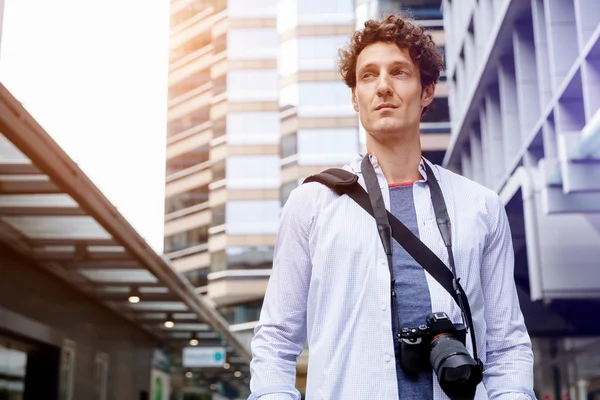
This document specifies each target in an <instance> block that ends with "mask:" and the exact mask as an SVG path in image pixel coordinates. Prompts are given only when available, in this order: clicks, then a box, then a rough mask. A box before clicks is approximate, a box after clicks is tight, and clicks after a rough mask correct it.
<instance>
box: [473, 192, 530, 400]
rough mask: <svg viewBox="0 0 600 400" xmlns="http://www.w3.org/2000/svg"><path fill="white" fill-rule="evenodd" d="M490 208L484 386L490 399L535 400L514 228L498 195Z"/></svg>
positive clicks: (492, 198)
mask: <svg viewBox="0 0 600 400" xmlns="http://www.w3.org/2000/svg"><path fill="white" fill-rule="evenodd" d="M487 204H488V212H489V225H488V226H489V228H490V231H489V234H488V236H487V240H486V246H485V248H484V255H483V264H482V266H481V283H482V291H483V298H484V303H485V321H486V326H487V332H486V341H487V343H486V344H487V352H486V363H485V371H484V374H483V382H484V384H485V387H486V390H487V393H488V397H489V398H490V400H531V399H535V394H534V392H533V352H532V349H531V340H530V338H529V334H528V333H527V329H526V327H525V322H524V319H523V314H522V312H521V307H520V305H519V299H518V297H517V290H516V286H515V280H514V250H513V245H512V238H511V232H510V226H509V224H508V218H507V216H506V210H505V209H504V205H503V204H502V201H501V200H500V198H499V197H498V195H496V194H495V193H493V194H492V195H490V198H488V201H487Z"/></svg>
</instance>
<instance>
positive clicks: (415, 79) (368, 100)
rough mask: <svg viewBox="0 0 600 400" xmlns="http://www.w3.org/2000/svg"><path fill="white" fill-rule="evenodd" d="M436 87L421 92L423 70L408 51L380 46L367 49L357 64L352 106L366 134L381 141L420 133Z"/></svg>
mask: <svg viewBox="0 0 600 400" xmlns="http://www.w3.org/2000/svg"><path fill="white" fill-rule="evenodd" d="M434 90H435V86H434V85H433V84H432V85H429V86H428V87H426V88H424V89H423V88H421V77H420V73H419V67H418V66H417V65H415V64H414V63H413V61H412V60H411V58H410V54H409V52H408V49H406V48H404V49H400V48H399V47H398V46H397V45H396V44H394V43H384V42H377V43H373V44H371V45H369V46H367V47H365V48H364V49H363V51H362V52H361V53H360V54H359V56H358V59H357V62H356V87H355V88H354V89H352V104H353V106H354V109H355V110H356V111H357V112H358V113H359V116H360V120H361V123H362V125H363V126H364V128H365V130H366V131H367V132H368V133H369V134H371V135H373V136H375V137H378V138H379V139H380V140H385V139H386V137H387V136H390V135H397V134H402V133H403V132H405V131H406V130H407V129H409V130H410V129H418V126H419V121H420V119H421V111H422V109H423V107H426V106H428V105H429V104H430V103H431V101H432V100H433V92H434Z"/></svg>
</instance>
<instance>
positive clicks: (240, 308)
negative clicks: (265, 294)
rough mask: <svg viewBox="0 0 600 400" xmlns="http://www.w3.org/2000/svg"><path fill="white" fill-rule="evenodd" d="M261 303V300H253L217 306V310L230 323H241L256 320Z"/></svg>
mask: <svg viewBox="0 0 600 400" xmlns="http://www.w3.org/2000/svg"><path fill="white" fill-rule="evenodd" d="M262 303H263V301H262V300H255V301H252V302H248V303H243V304H236V305H232V306H224V307H219V308H218V309H217V310H218V311H219V312H220V313H221V315H223V318H225V319H226V320H227V322H228V323H229V324H230V325H235V324H243V323H246V322H252V321H258V319H259V317H260V310H261V308H262Z"/></svg>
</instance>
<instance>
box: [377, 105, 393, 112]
mask: <svg viewBox="0 0 600 400" xmlns="http://www.w3.org/2000/svg"><path fill="white" fill-rule="evenodd" d="M386 108H397V107H396V106H395V105H393V104H390V103H383V104H380V105H378V106H377V107H375V110H376V111H378V110H383V109H386Z"/></svg>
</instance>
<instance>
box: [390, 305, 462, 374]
mask: <svg viewBox="0 0 600 400" xmlns="http://www.w3.org/2000/svg"><path fill="white" fill-rule="evenodd" d="M466 335H467V329H466V327H465V326H464V325H463V324H456V325H455V324H453V323H452V321H451V320H450V318H448V315H446V313H444V312H436V313H431V314H429V315H428V316H427V318H426V319H425V325H420V326H418V327H416V328H403V329H402V330H401V331H400V333H399V334H398V342H399V344H400V365H401V366H402V369H403V370H404V372H405V373H407V374H408V375H413V374H418V373H419V372H425V371H431V368H432V363H431V362H430V352H431V350H432V347H433V346H435V344H436V342H437V341H438V340H440V339H442V338H445V340H458V341H459V342H460V343H461V344H462V345H463V346H464V345H465V340H466Z"/></svg>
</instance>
